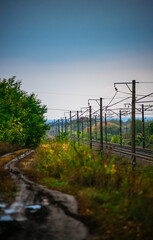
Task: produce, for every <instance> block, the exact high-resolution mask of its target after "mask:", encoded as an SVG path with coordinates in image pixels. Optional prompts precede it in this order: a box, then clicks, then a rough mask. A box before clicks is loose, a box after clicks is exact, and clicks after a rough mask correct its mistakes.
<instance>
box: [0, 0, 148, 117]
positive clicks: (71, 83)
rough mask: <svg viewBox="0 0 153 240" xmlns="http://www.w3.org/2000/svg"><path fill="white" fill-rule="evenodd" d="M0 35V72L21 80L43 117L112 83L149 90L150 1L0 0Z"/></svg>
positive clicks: (109, 89) (106, 94)
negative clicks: (134, 83) (42, 106)
mask: <svg viewBox="0 0 153 240" xmlns="http://www.w3.org/2000/svg"><path fill="white" fill-rule="evenodd" d="M0 34H1V37H0V78H9V77H12V76H16V79H17V80H21V81H22V89H23V90H25V91H27V92H28V93H29V94H30V93H32V92H34V93H35V94H36V95H37V97H38V98H39V99H40V100H41V101H42V104H45V105H46V106H47V108H48V112H47V114H46V118H47V119H54V118H61V117H63V116H64V112H68V111H70V110H73V111H76V110H80V108H81V107H86V106H88V99H91V98H92V99H95V98H96V99H97V98H100V97H103V98H104V104H107V103H108V102H109V101H110V99H111V98H112V96H113V95H114V94H115V90H114V83H115V82H126V81H127V82H131V81H132V80H133V79H136V81H137V82H140V84H137V86H136V91H137V93H139V94H147V93H150V92H152V91H153V1H152V0H115V1H114V0H13V1H12V0H1V1H0ZM148 82H149V83H148ZM119 88H120V89H121V90H122V91H126V92H128V89H127V87H126V86H125V85H123V86H122V85H120V86H119ZM117 96H118V97H121V95H117ZM92 104H93V105H96V102H93V103H92ZM66 114H67V113H65V115H66Z"/></svg>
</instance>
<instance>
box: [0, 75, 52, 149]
mask: <svg viewBox="0 0 153 240" xmlns="http://www.w3.org/2000/svg"><path fill="white" fill-rule="evenodd" d="M46 111H47V108H46V106H45V105H43V106H42V105H41V101H40V100H38V99H37V98H36V96H35V95H34V94H31V95H28V94H27V93H26V92H24V91H22V90H21V82H20V81H15V77H12V78H9V79H8V80H7V79H2V80H1V79H0V141H3V142H8V143H18V144H20V145H21V146H24V147H33V148H35V147H37V146H38V145H39V143H40V141H41V138H42V136H43V135H44V134H45V133H46V130H48V128H49V127H48V125H47V124H46V123H45V122H46V121H45V118H44V113H46Z"/></svg>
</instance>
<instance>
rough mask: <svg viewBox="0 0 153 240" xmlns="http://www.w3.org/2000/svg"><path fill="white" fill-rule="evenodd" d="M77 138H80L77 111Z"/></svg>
mask: <svg viewBox="0 0 153 240" xmlns="http://www.w3.org/2000/svg"><path fill="white" fill-rule="evenodd" d="M77 138H78V142H79V140H80V129H79V111H77Z"/></svg>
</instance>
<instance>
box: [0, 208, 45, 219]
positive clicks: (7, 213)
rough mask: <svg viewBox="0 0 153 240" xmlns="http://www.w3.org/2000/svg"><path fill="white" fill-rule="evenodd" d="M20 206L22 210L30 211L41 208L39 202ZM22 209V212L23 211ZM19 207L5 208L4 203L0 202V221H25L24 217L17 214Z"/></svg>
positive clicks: (33, 211)
mask: <svg viewBox="0 0 153 240" xmlns="http://www.w3.org/2000/svg"><path fill="white" fill-rule="evenodd" d="M20 207H22V208H23V211H25V210H28V211H29V212H30V213H35V212H37V211H38V210H40V209H41V208H42V206H41V205H40V204H36V205H26V206H19V208H20ZM23 211H22V212H23ZM18 213H19V209H17V208H6V205H5V204H0V221H1V222H3V221H4V222H6V221H7V222H8V221H13V220H14V221H25V220H26V218H25V217H23V215H20V216H19V215H18Z"/></svg>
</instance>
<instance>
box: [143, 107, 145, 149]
mask: <svg viewBox="0 0 153 240" xmlns="http://www.w3.org/2000/svg"><path fill="white" fill-rule="evenodd" d="M142 147H143V148H145V126H144V105H143V104H142Z"/></svg>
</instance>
